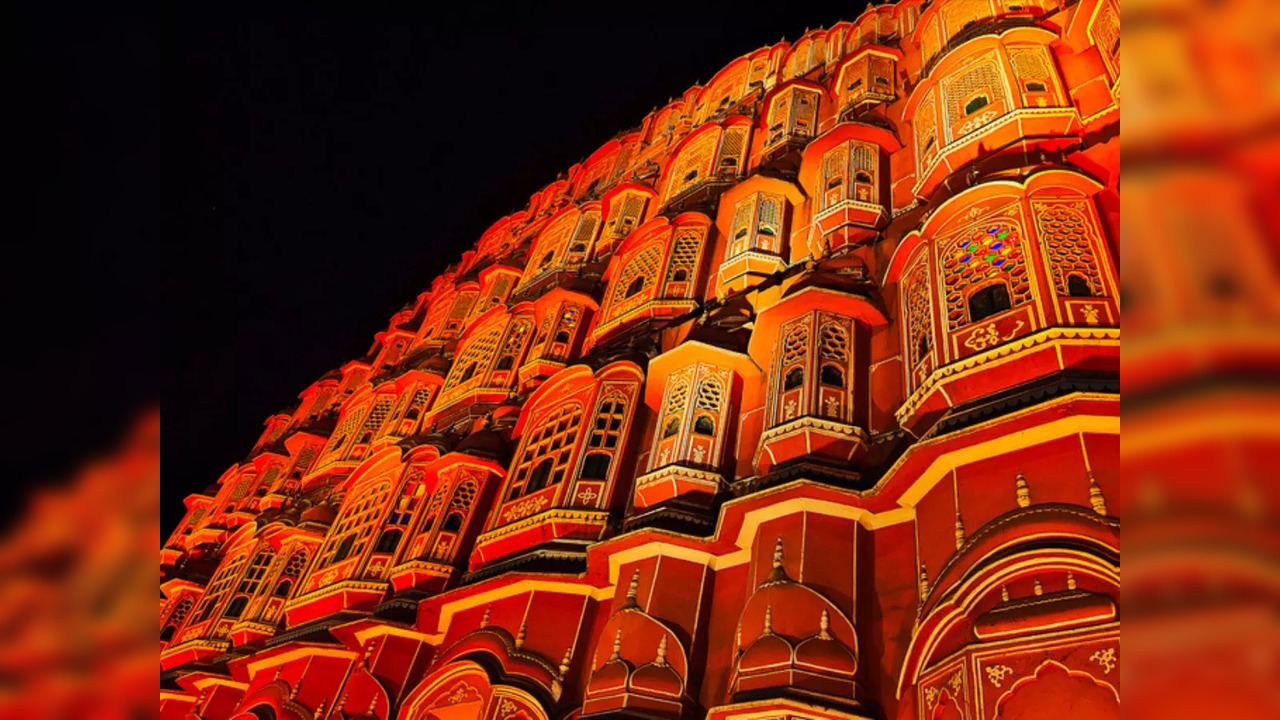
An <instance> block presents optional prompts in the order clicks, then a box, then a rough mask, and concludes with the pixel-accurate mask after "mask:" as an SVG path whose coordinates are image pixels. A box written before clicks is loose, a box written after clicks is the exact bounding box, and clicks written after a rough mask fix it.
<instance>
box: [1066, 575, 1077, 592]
mask: <svg viewBox="0 0 1280 720" xmlns="http://www.w3.org/2000/svg"><path fill="white" fill-rule="evenodd" d="M1067 589H1068V590H1075V589H1076V574H1075V573H1073V572H1071V571H1070V570H1068V571H1067Z"/></svg>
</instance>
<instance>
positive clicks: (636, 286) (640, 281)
mask: <svg viewBox="0 0 1280 720" xmlns="http://www.w3.org/2000/svg"><path fill="white" fill-rule="evenodd" d="M641 290H644V278H642V277H638V278H636V279H635V280H632V281H631V284H630V285H628V286H627V292H626V293H624V294H623V297H624V298H629V297H634V296H635V295H637V294H638V293H639V292H640V291H641Z"/></svg>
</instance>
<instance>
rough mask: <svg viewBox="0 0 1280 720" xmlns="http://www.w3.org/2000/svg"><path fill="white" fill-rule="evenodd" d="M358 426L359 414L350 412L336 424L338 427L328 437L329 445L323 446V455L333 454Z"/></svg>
mask: <svg viewBox="0 0 1280 720" xmlns="http://www.w3.org/2000/svg"><path fill="white" fill-rule="evenodd" d="M358 427H360V414H359V413H356V412H350V413H348V414H347V416H346V417H344V418H343V419H342V422H341V423H339V424H338V429H337V430H334V431H333V437H331V438H330V439H329V445H328V447H326V448H325V455H326V456H331V455H335V454H336V453H337V452H338V451H339V450H341V449H342V446H343V445H345V444H346V442H347V440H349V439H350V438H351V436H352V435H353V434H355V432H356V428H358Z"/></svg>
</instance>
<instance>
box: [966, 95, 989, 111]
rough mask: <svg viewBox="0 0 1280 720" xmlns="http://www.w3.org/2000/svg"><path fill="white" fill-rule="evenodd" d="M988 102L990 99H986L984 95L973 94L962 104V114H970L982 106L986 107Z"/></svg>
mask: <svg viewBox="0 0 1280 720" xmlns="http://www.w3.org/2000/svg"><path fill="white" fill-rule="evenodd" d="M990 102H991V101H990V100H989V99H987V96H986V95H975V96H973V97H972V98H970V100H969V102H967V103H965V104H964V114H965V115H972V114H974V113H976V112H978V111H979V110H981V109H982V108H984V107H986V106H987V104H988V103H990Z"/></svg>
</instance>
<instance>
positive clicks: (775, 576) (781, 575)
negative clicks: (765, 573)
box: [764, 535, 788, 584]
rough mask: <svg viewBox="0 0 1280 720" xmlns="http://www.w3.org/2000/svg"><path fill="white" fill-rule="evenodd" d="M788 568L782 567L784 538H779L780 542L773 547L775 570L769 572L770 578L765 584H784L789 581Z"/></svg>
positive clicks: (766, 579)
mask: <svg viewBox="0 0 1280 720" xmlns="http://www.w3.org/2000/svg"><path fill="white" fill-rule="evenodd" d="M787 579H788V578H787V571H786V568H784V567H782V536H781V535H779V536H778V542H776V543H774V546H773V569H772V570H770V571H769V577H767V578H765V581H764V584H769V583H776V582H783V581H785V580H787Z"/></svg>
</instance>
